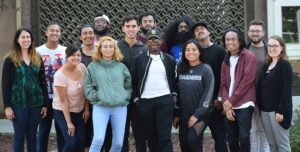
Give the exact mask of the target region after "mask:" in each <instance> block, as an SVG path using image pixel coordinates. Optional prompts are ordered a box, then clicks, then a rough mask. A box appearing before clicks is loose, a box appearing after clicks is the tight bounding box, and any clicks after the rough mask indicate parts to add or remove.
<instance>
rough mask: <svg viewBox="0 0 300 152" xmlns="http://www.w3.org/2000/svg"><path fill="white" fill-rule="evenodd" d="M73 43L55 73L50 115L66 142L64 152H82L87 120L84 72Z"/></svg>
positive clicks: (79, 55)
mask: <svg viewBox="0 0 300 152" xmlns="http://www.w3.org/2000/svg"><path fill="white" fill-rule="evenodd" d="M79 50H80V49H79V47H78V46H77V45H75V44H72V45H70V46H69V47H67V49H66V64H64V65H63V66H62V67H61V68H60V69H59V70H58V71H57V72H56V73H55V74H54V82H53V86H54V94H53V104H52V105H53V113H54V119H55V121H56V123H57V124H58V126H59V128H60V130H61V132H62V134H63V137H64V141H65V145H64V146H63V150H62V151H63V152H73V151H74V152H77V151H78V152H84V148H85V146H84V144H83V143H84V142H85V124H84V123H85V122H87V120H88V119H89V115H90V112H89V108H88V106H89V105H88V102H87V101H86V99H85V96H84V91H83V85H84V84H83V81H84V75H85V71H86V67H85V66H84V64H82V63H80V58H81V54H80V51H79Z"/></svg>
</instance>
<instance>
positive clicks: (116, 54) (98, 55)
mask: <svg viewBox="0 0 300 152" xmlns="http://www.w3.org/2000/svg"><path fill="white" fill-rule="evenodd" d="M105 41H111V42H113V45H114V49H115V50H114V54H113V58H112V59H113V60H116V61H122V60H123V58H124V57H123V55H122V53H121V51H120V49H119V47H118V45H117V41H116V40H115V39H113V38H112V37H109V36H104V37H101V38H100V39H99V42H98V47H97V51H96V52H95V53H94V55H93V56H92V59H93V61H99V60H101V59H103V56H102V53H101V47H102V45H103V43H104V42H105Z"/></svg>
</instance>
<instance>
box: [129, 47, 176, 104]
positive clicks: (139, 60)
mask: <svg viewBox="0 0 300 152" xmlns="http://www.w3.org/2000/svg"><path fill="white" fill-rule="evenodd" d="M160 57H161V59H162V62H163V64H164V66H165V69H166V74H167V79H168V84H169V88H170V92H171V93H172V94H173V95H177V87H176V62H175V59H174V58H173V57H172V56H170V55H168V54H166V53H163V52H160ZM151 61H152V58H151V57H150V53H149V51H147V52H144V53H142V54H140V55H138V56H136V58H135V59H134V61H133V64H132V67H131V74H132V89H133V93H132V99H133V101H134V102H135V101H137V100H139V99H140V97H141V94H142V92H143V90H144V87H145V82H146V80H147V76H148V71H149V67H150V64H151Z"/></svg>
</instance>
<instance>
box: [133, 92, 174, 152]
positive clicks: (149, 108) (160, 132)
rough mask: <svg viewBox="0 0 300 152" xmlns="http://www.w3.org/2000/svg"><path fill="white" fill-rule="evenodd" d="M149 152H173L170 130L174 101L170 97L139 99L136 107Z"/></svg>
mask: <svg viewBox="0 0 300 152" xmlns="http://www.w3.org/2000/svg"><path fill="white" fill-rule="evenodd" d="M137 109H138V112H139V113H140V115H141V118H142V121H143V124H144V127H145V133H146V138H147V141H148V146H149V149H150V151H151V152H173V145H172V141H171V129H172V120H173V111H174V101H173V98H172V96H171V95H165V96H161V97H156V98H151V99H141V100H140V101H139V104H138V106H137Z"/></svg>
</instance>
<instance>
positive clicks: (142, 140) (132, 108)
mask: <svg viewBox="0 0 300 152" xmlns="http://www.w3.org/2000/svg"><path fill="white" fill-rule="evenodd" d="M128 111H129V112H128V115H129V119H130V121H131V127H132V133H133V137H134V140H135V149H136V152H146V150H147V146H146V134H145V129H144V125H143V122H142V118H141V116H140V115H139V113H138V111H137V107H136V105H135V104H130V105H129V106H128ZM128 130H129V127H128Z"/></svg>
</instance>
